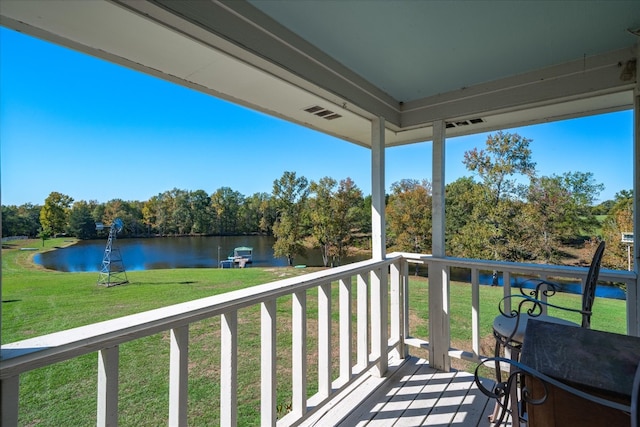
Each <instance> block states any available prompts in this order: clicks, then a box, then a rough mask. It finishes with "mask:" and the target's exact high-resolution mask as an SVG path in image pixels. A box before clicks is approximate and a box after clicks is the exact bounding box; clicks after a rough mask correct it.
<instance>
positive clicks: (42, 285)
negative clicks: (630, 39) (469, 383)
mask: <svg viewBox="0 0 640 427" xmlns="http://www.w3.org/2000/svg"><path fill="white" fill-rule="evenodd" d="M41 244H42V243H41V241H26V242H20V243H17V244H16V246H12V247H11V248H10V249H3V251H2V300H3V303H2V343H8V342H13V341H17V340H21V339H25V338H30V337H34V336H38V335H42V334H46V333H49V332H55V331H59V330H63V329H68V328H72V327H76V326H81V325H87V324H91V323H95V322H98V321H102V320H106V319H110V318H115V317H120V316H124V315H127V314H131V313H136V312H140V311H145V310H150V309H153V308H158V307H162V306H166V305H170V304H175V303H179V302H184V301H188V300H193V299H197V298H202V297H207V296H210V295H214V294H219V293H223V292H227V291H230V290H234V289H239V288H241V287H248V286H253V285H256V284H261V283H266V282H271V281H274V280H279V279H281V278H283V277H288V276H291V275H297V274H303V273H307V272H309V271H310V269H293V268H281V269H259V268H247V269H175V270H150V271H140V272H128V273H127V275H128V278H129V280H130V283H129V284H126V285H121V286H115V287H111V288H105V287H100V286H97V285H96V280H97V278H98V274H97V273H60V272H53V271H47V270H44V269H41V268H38V267H35V266H33V264H32V263H31V262H30V257H31V256H32V255H33V252H32V251H20V250H17V248H18V246H28V247H38V248H39V250H42V248H41ZM64 244H68V242H65V241H64V240H61V239H52V240H48V241H46V242H45V248H44V249H48V248H52V247H56V246H61V245H64ZM427 285H428V281H427V280H426V279H423V278H419V277H417V278H416V277H411V280H410V322H411V333H412V335H414V336H417V337H420V338H425V339H426V338H427V337H428V321H427V319H428V291H427ZM354 289H355V287H354ZM333 295H334V296H337V288H336V290H335V291H334V293H333ZM501 297H502V289H501V288H492V287H488V286H482V287H481V294H480V301H481V307H480V310H481V334H482V336H483V350H484V351H485V353H486V354H490V353H491V351H492V345H493V338H492V336H491V322H492V319H493V317H494V316H495V314H496V307H497V304H498V301H499V300H500V298H501ZM554 298H556V300H555V301H556V302H557V303H558V304H561V305H562V304H564V305H566V304H571V305H572V306H574V307H577V306H579V304H580V301H579V297H578V296H576V295H559V296H557V297H554ZM316 299H317V292H316V291H310V292H309V295H308V311H309V312H308V336H309V338H308V341H309V344H308V346H309V351H311V352H313V351H315V346H316V341H315V334H316V332H317V328H316V320H317V304H316ZM335 300H337V298H334V304H336V305H335V308H334V310H333V316H334V321H336V322H337V319H338V310H337V301H335ZM470 301H471V288H470V286H469V285H466V284H459V283H452V285H451V315H452V322H451V335H452V345H453V346H454V347H457V348H462V349H465V350H471V348H470V347H471V317H470V312H471V309H470V307H471V302H470ZM277 308H278V313H277V315H278V319H279V320H278V359H277V364H278V376H279V377H278V390H277V393H278V402H279V405H280V406H282V407H283V408H286V406H287V405H288V404H289V403H290V401H291V396H290V370H289V369H290V368H289V366H290V360H289V359H290V352H289V351H288V348H289V347H290V343H291V334H290V330H291V314H290V313H291V305H290V298H281V299H280V300H278V305H277ZM594 311H595V314H594V317H593V321H592V326H593V328H594V329H600V330H607V331H611V332H619V333H624V331H625V324H626V323H625V305H624V301H615V300H605V299H597V300H596V303H595V307H594ZM259 319H260V312H259V307H250V308H247V309H245V310H242V311H241V312H240V313H239V315H238V325H239V326H238V328H239V336H240V339H239V344H238V348H239V352H240V355H241V356H240V357H239V367H238V375H239V402H238V403H239V408H238V409H239V422H238V424H239V425H258V424H259V410H260V407H259V402H260V381H259V369H256V367H257V366H259V361H260V346H259V343H260V328H259ZM573 320H576V318H575V317H573ZM219 324H220V321H219V319H218V318H215V319H210V320H205V321H201V322H197V323H194V324H192V325H191V326H190V346H189V423H190V424H191V425H218V424H219V419H218V409H219V400H220V398H219V365H220V360H219V358H220V344H219V334H220V326H219ZM335 330H337V329H335ZM336 335H337V333H335V334H334V337H333V338H334V339H336V338H337V337H336ZM168 341H169V336H168V333H161V334H157V335H154V336H151V337H148V338H144V339H140V340H136V341H134V342H131V343H127V344H125V345H122V346H121V347H120V404H119V413H120V420H119V421H120V424H121V425H123V426H128V425H131V426H134V425H135V426H145V425H148V426H156V425H163V424H164V425H166V419H167V413H168V375H169V372H168V366H169V363H168V360H169V342H168ZM336 347H337V346H336ZM336 349H337V348H336ZM411 352H412V353H413V354H417V355H420V356H423V354H420V352H419V351H418V350H414V349H411ZM424 356H425V357H426V354H424ZM315 360H316V358H314V357H310V358H309V378H308V382H309V393H310V394H312V393H314V392H315V390H316V377H317V366H316V365H315V364H314V363H315V362H314V361H315ZM459 366H460V367H462V368H465V369H473V365H470V364H460V365H459ZM334 368H335V369H336V370H337V365H336V366H334ZM96 378H97V356H96V355H95V354H91V355H87V356H83V357H80V358H77V359H74V360H71V361H67V362H62V363H58V364H56V365H53V366H51V367H47V368H43V369H38V370H36V371H33V372H30V373H28V374H26V375H23V376H21V383H20V399H21V406H20V409H21V413H20V424H21V425H41V426H49V425H51V426H54V425H55V426H60V425H74V426H83V425H95V421H96V420H95V405H96V401H95V399H96V397H95V396H96ZM284 411H285V409H283V412H284Z"/></svg>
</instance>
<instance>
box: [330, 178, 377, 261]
mask: <svg viewBox="0 0 640 427" xmlns="http://www.w3.org/2000/svg"><path fill="white" fill-rule="evenodd" d="M332 206H333V211H334V214H333V223H334V226H333V229H334V242H335V243H334V248H333V251H332V252H331V256H332V257H333V264H334V265H339V264H340V262H341V260H342V258H344V257H346V256H347V253H348V250H349V247H350V246H351V245H352V243H353V241H354V236H355V235H356V234H357V233H359V232H361V229H360V228H359V222H360V217H361V215H362V206H363V198H362V191H361V190H360V189H359V188H358V186H357V185H356V184H355V182H353V180H352V179H351V178H348V177H347V178H346V179H343V180H341V181H340V183H339V184H338V190H337V191H336V193H335V195H334V197H333V199H332ZM369 212H371V210H369ZM369 218H371V215H370V214H369Z"/></svg>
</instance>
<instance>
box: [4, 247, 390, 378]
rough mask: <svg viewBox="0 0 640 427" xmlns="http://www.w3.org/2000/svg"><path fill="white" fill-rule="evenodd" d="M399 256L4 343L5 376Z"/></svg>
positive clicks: (384, 263)
mask: <svg viewBox="0 0 640 427" xmlns="http://www.w3.org/2000/svg"><path fill="white" fill-rule="evenodd" d="M399 258H400V255H396V256H389V257H387V259H385V260H382V261H374V260H366V261H360V262H357V263H353V264H348V265H344V266H340V267H335V268H332V269H328V270H323V271H317V272H313V273H309V274H305V275H302V276H297V277H291V278H287V279H283V280H278V281H275V282H270V283H266V284H263V285H257V286H252V287H250V288H245V289H239V290H236V291H232V292H227V293H224V294H221V295H214V296H211V297H206V298H201V299H197V300H193V301H187V302H184V303H180V304H174V305H170V306H167V307H162V308H158V309H155V310H149V311H145V312H142V313H136V314H132V315H129V316H124V317H120V318H117V319H112V320H107V321H104V322H99V323H94V324H91V325H86V326H81V327H77V328H73V329H68V330H65V331H60V332H55V333H52V334H47V335H42V336H39V337H35V338H29V339H26V340H22V341H16V342H14V343H9V344H5V345H3V346H2V349H1V353H0V378H2V379H4V378H9V377H12V376H15V375H17V374H20V373H22V372H26V371H29V370H32V369H36V368H38V367H42V366H47V365H50V364H52V363H56V362H61V361H63V360H67V359H70V358H73V357H78V356H81V355H83V354H87V353H92V352H95V351H98V350H101V349H104V348H109V347H113V346H116V345H119V344H122V343H124V342H127V341H131V340H134V339H137V338H141V337H144V336H149V335H153V334H155V333H158V332H162V331H166V330H169V329H171V328H175V327H178V326H182V325H186V324H189V323H192V322H196V321H199V320H202V319H205V318H209V317H214V316H217V315H220V314H223V313H225V312H229V311H232V310H239V309H241V308H244V307H248V306H251V305H255V304H259V303H261V302H264V301H269V300H271V299H275V298H279V297H282V296H285V295H290V294H293V293H294V292H299V291H302V290H306V289H310V288H312V287H314V286H318V285H320V284H323V283H327V282H333V281H336V280H340V279H343V278H346V277H351V276H355V275H358V274H364V273H367V272H369V271H371V270H373V269H376V268H383V267H385V266H388V265H389V264H391V263H393V262H395V261H396V260H398V259H399Z"/></svg>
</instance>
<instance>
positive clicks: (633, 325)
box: [627, 39, 640, 336]
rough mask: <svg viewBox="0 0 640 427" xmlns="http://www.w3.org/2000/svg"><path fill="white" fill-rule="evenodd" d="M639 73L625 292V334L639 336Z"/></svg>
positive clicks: (638, 48) (639, 45) (638, 51)
mask: <svg viewBox="0 0 640 427" xmlns="http://www.w3.org/2000/svg"><path fill="white" fill-rule="evenodd" d="M636 61H637V62H636V64H637V63H638V62H640V39H638V43H637V44H636ZM639 74H640V73H639V72H638V70H637V66H636V87H635V89H634V91H633V233H634V234H633V239H634V242H633V271H635V273H636V281H635V283H634V285H635V287H634V288H635V289H634V290H633V292H631V291H629V290H628V291H627V292H628V293H627V333H628V334H629V335H634V336H640V289H638V279H637V277H638V275H640V245H639V244H638V241H640V238H639V237H640V212H638V209H640V77H639V76H638V75H639ZM632 296H635V298H632Z"/></svg>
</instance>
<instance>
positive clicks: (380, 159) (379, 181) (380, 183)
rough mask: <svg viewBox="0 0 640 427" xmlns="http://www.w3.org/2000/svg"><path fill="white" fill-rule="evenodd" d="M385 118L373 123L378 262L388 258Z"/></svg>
mask: <svg viewBox="0 0 640 427" xmlns="http://www.w3.org/2000/svg"><path fill="white" fill-rule="evenodd" d="M384 170H385V164H384V118H382V117H377V118H375V119H373V120H372V121H371V239H372V244H371V258H373V259H374V260H376V261H380V260H383V259H384V258H385V256H386V247H385V246H386V236H385V216H384V208H385V206H384V199H385V188H384Z"/></svg>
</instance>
